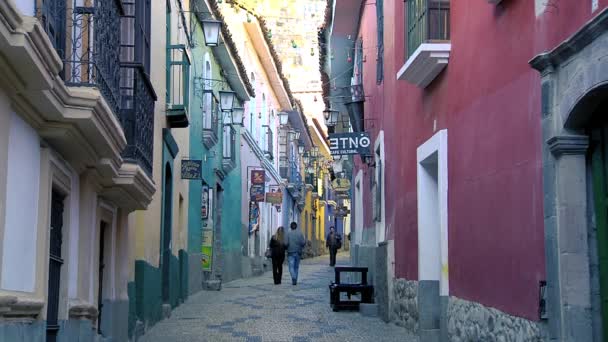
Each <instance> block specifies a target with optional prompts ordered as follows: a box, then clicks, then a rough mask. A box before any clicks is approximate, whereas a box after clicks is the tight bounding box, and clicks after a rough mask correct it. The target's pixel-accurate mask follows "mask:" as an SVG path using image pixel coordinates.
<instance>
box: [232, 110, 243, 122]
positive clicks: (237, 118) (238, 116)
mask: <svg viewBox="0 0 608 342" xmlns="http://www.w3.org/2000/svg"><path fill="white" fill-rule="evenodd" d="M244 116H245V108H243V107H234V108H232V124H233V125H241V126H243V119H244Z"/></svg>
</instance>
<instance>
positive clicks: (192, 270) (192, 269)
mask: <svg viewBox="0 0 608 342" xmlns="http://www.w3.org/2000/svg"><path fill="white" fill-rule="evenodd" d="M202 257H203V255H202V254H201V253H189V254H188V294H190V295H192V294H194V293H197V292H198V291H200V290H202V288H203V263H202V260H203V259H202Z"/></svg>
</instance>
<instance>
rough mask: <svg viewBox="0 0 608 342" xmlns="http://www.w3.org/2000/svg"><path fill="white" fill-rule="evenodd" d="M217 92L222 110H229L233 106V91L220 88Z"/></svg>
mask: <svg viewBox="0 0 608 342" xmlns="http://www.w3.org/2000/svg"><path fill="white" fill-rule="evenodd" d="M219 93H220V107H221V108H222V111H231V110H232V107H233V106H234V92H233V91H231V90H220V91H219Z"/></svg>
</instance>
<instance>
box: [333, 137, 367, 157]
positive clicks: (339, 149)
mask: <svg viewBox="0 0 608 342" xmlns="http://www.w3.org/2000/svg"><path fill="white" fill-rule="evenodd" d="M370 145H371V140H370V138H369V133H367V132H359V133H336V134H330V135H329V151H330V152H331V154H332V155H334V156H341V155H346V154H360V155H362V156H368V155H370V154H371V153H370Z"/></svg>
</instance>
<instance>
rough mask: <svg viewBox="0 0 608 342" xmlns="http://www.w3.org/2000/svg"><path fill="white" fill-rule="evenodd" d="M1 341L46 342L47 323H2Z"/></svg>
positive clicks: (0, 330)
mask: <svg viewBox="0 0 608 342" xmlns="http://www.w3.org/2000/svg"><path fill="white" fill-rule="evenodd" d="M0 341H31V342H44V341H46V322H44V321H34V322H13V321H0Z"/></svg>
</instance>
